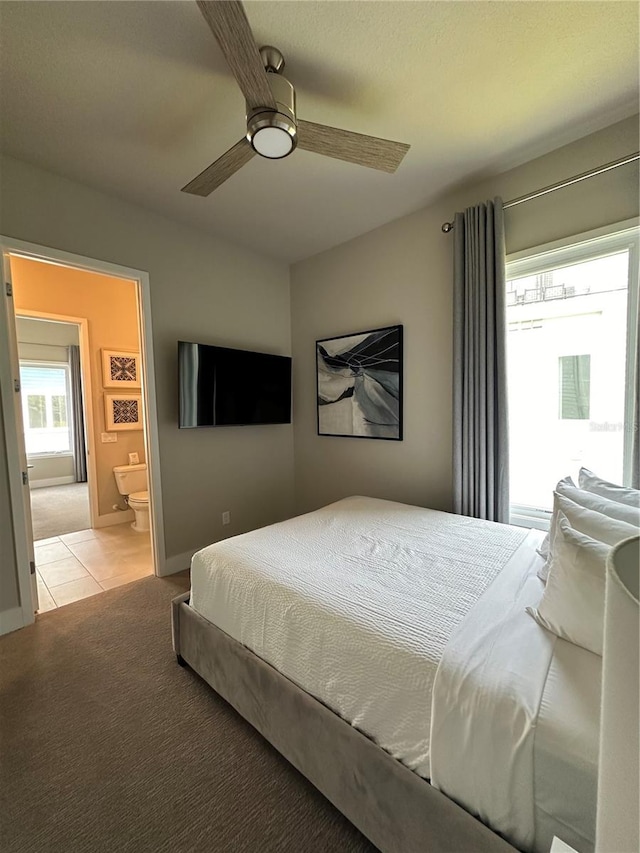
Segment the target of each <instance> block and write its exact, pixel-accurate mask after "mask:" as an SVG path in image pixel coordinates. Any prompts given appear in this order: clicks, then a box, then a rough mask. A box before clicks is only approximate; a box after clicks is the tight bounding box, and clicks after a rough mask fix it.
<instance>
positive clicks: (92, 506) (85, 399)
mask: <svg viewBox="0 0 640 853" xmlns="http://www.w3.org/2000/svg"><path fill="white" fill-rule="evenodd" d="M11 254H15V253H11ZM13 315H14V317H33V318H34V319H37V320H52V321H53V322H54V323H72V324H73V325H75V326H77V327H78V338H79V342H80V372H81V374H82V409H83V413H84V423H85V440H86V445H87V480H88V486H89V517H90V519H91V527H96V526H97V521H98V518H99V515H100V513H99V510H98V479H97V472H96V455H95V454H96V449H95V446H96V441H95V432H94V429H93V387H92V383H91V367H90V365H91V355H90V353H91V350H90V348H89V321H88V320H87V318H86V317H69V316H67V315H66V314H52V313H51V312H49V311H32V310H30V309H27V308H21V309H20V310H19V311H18V312H17V313H16V310H15V306H14V311H13Z"/></svg>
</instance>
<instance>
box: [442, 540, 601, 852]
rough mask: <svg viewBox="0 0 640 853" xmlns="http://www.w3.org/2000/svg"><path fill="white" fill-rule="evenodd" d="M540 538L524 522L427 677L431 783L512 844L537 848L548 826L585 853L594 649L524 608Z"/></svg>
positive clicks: (590, 806) (536, 591)
mask: <svg viewBox="0 0 640 853" xmlns="http://www.w3.org/2000/svg"><path fill="white" fill-rule="evenodd" d="M540 540H541V534H540V533H538V532H537V531H531V532H530V534H529V536H528V538H527V540H526V542H525V543H524V545H523V547H522V548H521V549H520V551H519V552H518V558H519V559H518V561H515V560H512V561H511V562H510V563H509V565H507V566H506V567H505V569H504V571H503V572H502V573H501V574H500V575H499V577H498V578H497V579H496V581H495V582H494V583H493V585H492V586H491V587H490V588H489V589H488V590H487V592H486V593H485V594H484V595H483V597H482V598H481V599H480V601H479V602H478V604H477V605H476V606H475V607H474V609H473V610H472V611H471V612H470V613H469V615H468V616H467V618H466V619H465V620H464V622H463V623H461V624H460V625H459V626H458V628H457V629H456V631H455V632H454V634H453V635H452V637H451V640H450V642H449V644H448V646H447V648H446V650H445V652H444V654H443V656H442V659H441V661H440V665H439V667H438V671H437V674H436V678H435V682H434V688H433V710H432V728H431V742H432V749H431V769H432V783H433V784H434V785H435V786H436V787H438V788H440V789H441V790H442V791H443V792H444V793H446V794H447V795H448V796H450V797H451V798H452V799H454V800H456V801H457V802H459V803H460V804H461V805H463V806H464V807H465V808H466V809H468V810H469V811H471V812H472V813H474V814H476V815H477V816H478V817H480V818H481V820H483V821H484V822H485V823H487V824H488V825H489V826H491V827H492V828H493V829H494V830H496V831H497V832H500V833H501V834H502V835H504V836H505V837H507V838H508V839H509V840H510V841H511V842H512V843H513V844H515V845H516V846H517V847H519V848H520V849H522V850H526V851H536V853H548V850H549V849H550V844H551V839H552V837H553V835H554V834H555V835H558V836H559V837H560V838H562V839H563V840H565V841H567V842H569V843H575V844H576V845H577V849H579V850H581V851H582V850H584V851H585V853H587V851H589V850H590V849H592V846H593V829H594V817H595V784H596V776H597V749H598V713H599V711H598V709H599V678H600V674H599V660H600V659H599V658H598V657H597V656H596V655H593V654H592V653H590V652H587V651H585V650H584V649H580V648H578V647H577V646H573V645H572V644H570V643H566V642H565V641H563V640H558V639H557V638H556V637H555V636H554V635H553V634H551V633H549V632H548V631H545V630H544V629H543V628H541V627H540V626H539V625H538V624H537V623H536V622H535V621H534V620H533V619H532V618H531V617H530V616H529V615H528V614H527V613H526V612H525V607H527V606H528V605H532V606H535V605H536V604H537V602H538V601H539V599H540V596H541V595H542V590H543V585H542V582H541V581H540V580H539V579H538V578H537V576H536V574H537V571H538V569H539V567H540V565H541V563H542V560H541V559H540V557H539V556H537V555H536V553H535V548H536V547H537V545H538V544H539V542H540ZM523 563H526V571H524V573H523ZM578 841H580V843H577V842H578ZM583 842H584V843H583Z"/></svg>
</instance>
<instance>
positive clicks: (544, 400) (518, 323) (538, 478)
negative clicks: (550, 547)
mask: <svg viewBox="0 0 640 853" xmlns="http://www.w3.org/2000/svg"><path fill="white" fill-rule="evenodd" d="M637 268H638V228H637V227H633V228H626V229H624V230H622V229H621V230H618V231H616V232H614V233H609V234H605V235H603V236H598V237H594V238H592V239H580V238H576V239H575V241H574V242H573V243H572V244H570V245H564V246H561V247H559V248H549V249H547V250H544V249H538V250H534V251H531V252H529V253H527V254H526V255H525V256H522V255H520V256H518V257H517V258H514V259H509V262H508V263H507V292H506V302H507V360H508V365H507V368H508V369H507V377H508V378H507V382H508V396H509V444H510V484H509V485H510V492H511V504H512V513H511V516H512V521H513V522H515V523H533V522H532V519H535V518H540V519H544V518H546V517H548V512H549V511H550V510H551V508H552V501H553V487H554V485H555V484H556V482H557V481H558V480H559V479H560V478H561V477H564V476H566V475H567V474H570V475H572V476H573V477H574V479H575V478H576V476H577V473H578V470H579V468H580V467H581V466H582V465H584V466H585V467H587V468H591V469H592V470H595V471H597V472H598V474H600V476H602V477H604V478H606V479H608V480H612V481H614V482H619V483H621V482H624V481H626V480H627V477H626V476H625V475H626V474H627V473H628V471H629V470H630V461H631V460H630V450H631V447H630V444H631V441H630V439H631V432H630V430H629V429H627V424H629V423H630V422H631V407H632V387H633V370H634V364H633V359H632V357H631V353H633V351H634V346H635V334H636V332H635V324H634V323H632V322H631V320H630V318H631V317H633V316H635V313H636V312H637V310H638V309H637V298H638V294H637ZM540 526H544V524H540Z"/></svg>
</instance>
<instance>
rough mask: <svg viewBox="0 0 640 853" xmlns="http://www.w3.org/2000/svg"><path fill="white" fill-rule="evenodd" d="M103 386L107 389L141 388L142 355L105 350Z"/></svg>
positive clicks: (103, 351)
mask: <svg viewBox="0 0 640 853" xmlns="http://www.w3.org/2000/svg"><path fill="white" fill-rule="evenodd" d="M102 384H103V386H104V387H105V388H140V353H139V352H124V351H122V350H112V349H103V350H102Z"/></svg>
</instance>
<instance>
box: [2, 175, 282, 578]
mask: <svg viewBox="0 0 640 853" xmlns="http://www.w3.org/2000/svg"><path fill="white" fill-rule="evenodd" d="M176 191H178V190H176ZM196 203H204V204H212V203H215V201H212V200H211V199H209V200H208V201H202V200H196ZM0 205H1V206H0V233H2V234H6V235H8V236H11V237H14V238H17V239H21V240H27V241H30V242H33V243H37V244H40V245H43V246H53V247H55V248H58V249H62V250H64V251H69V252H74V253H77V254H79V255H84V256H86V257H89V258H96V259H99V260H105V261H110V262H113V263H117V264H122V265H125V266H129V267H132V268H134V269H138V270H144V271H146V272H148V273H149V281H150V287H151V314H152V323H153V346H154V358H155V367H156V394H157V401H158V429H159V439H160V467H161V476H162V493H163V514H164V526H165V544H166V552H167V556H168V557H172V556H176V555H183V554H185V553H187V552H189V551H191V550H193V549H196V548H199V547H202V546H204V545H206V544H209V543H211V542H213V541H215V540H217V539H220V538H222V537H223V536H227V535H233V534H235V533H240V532H243V531H245V530H249V529H251V528H254V527H259V526H261V525H264V524H269V523H271V522H273V521H278V520H280V519H283V518H285V517H287V516H288V515H289V514H290V513H291V511H292V501H293V433H292V427H291V426H287V425H283V426H264V427H231V428H225V429H202V430H179V429H178V387H177V386H178V383H177V341H178V340H180V339H182V340H193V341H200V342H203V343H218V344H223V345H226V346H231V347H240V348H246V349H255V350H262V351H264V352H272V353H276V354H284V355H289V354H290V352H291V331H290V306H289V269H288V266H287V265H286V264H283V263H280V262H277V261H274V260H272V259H269V258H265V257H263V256H261V255H259V254H257V253H254V252H251V251H248V250H246V249H243V248H240V247H238V246H235V245H233V244H231V243H229V242H228V241H226V240H223V239H219V238H216V237H215V236H213V235H211V234H207V233H204V232H200V231H197V230H195V229H193V228H189V227H186V226H183V225H181V224H178V223H175V222H172V221H170V220H168V219H165V218H164V217H162V216H159V215H157V214H154V213H151V212H149V211H147V210H145V209H144V208H141V207H136V206H134V205H131V204H127V203H124V202H122V201H120V200H119V199H117V198H114V197H110V196H108V195H105V194H103V193H100V192H97V191H95V190H93V189H91V188H89V187H87V186H83V185H81V184H78V183H74V182H73V181H69V180H66V179H63V178H61V177H59V176H56V175H53V174H52V173H50V172H46V171H44V170H42V169H39V168H37V167H35V166H32V165H28V164H26V163H23V162H21V161H18V160H14V159H12V158H4V159H2V161H0ZM77 311H78V309H77V308H76V312H77ZM118 442H120V439H118ZM115 447H117V448H120V447H121V444H120V443H118V445H115ZM225 510H229V511H230V512H231V524H230V525H229V526H228V527H224V528H223V527H222V523H221V514H222V512H223V511H225ZM172 565H173V566H174V567H175V568H183V567H186V566H187V565H188V558H181V559H179V560H177V561H174V562H173V563H172Z"/></svg>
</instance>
